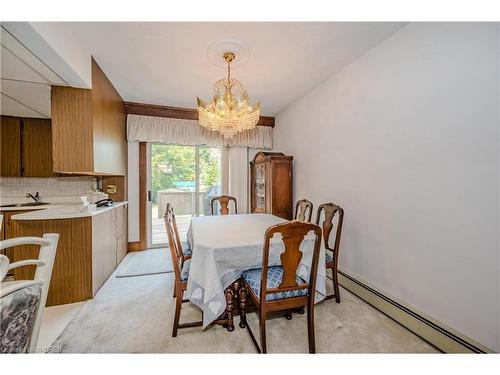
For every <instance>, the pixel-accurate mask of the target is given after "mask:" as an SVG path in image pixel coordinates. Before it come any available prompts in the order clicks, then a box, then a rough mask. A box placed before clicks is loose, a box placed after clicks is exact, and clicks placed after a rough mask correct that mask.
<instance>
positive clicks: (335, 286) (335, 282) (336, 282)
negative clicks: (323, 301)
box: [332, 267, 340, 303]
mask: <svg viewBox="0 0 500 375" xmlns="http://www.w3.org/2000/svg"><path fill="white" fill-rule="evenodd" d="M332 273H333V275H332V276H333V277H332V279H333V289H334V290H335V302H337V303H340V288H339V278H338V273H337V267H335V268H332Z"/></svg>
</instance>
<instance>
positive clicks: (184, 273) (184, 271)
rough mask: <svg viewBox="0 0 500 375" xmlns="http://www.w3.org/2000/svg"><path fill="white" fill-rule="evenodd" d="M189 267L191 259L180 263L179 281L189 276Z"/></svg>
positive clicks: (185, 279)
mask: <svg viewBox="0 0 500 375" xmlns="http://www.w3.org/2000/svg"><path fill="white" fill-rule="evenodd" d="M190 267H191V259H188V260H186V261H185V262H184V264H183V265H182V270H181V281H187V280H188V277H189V268H190Z"/></svg>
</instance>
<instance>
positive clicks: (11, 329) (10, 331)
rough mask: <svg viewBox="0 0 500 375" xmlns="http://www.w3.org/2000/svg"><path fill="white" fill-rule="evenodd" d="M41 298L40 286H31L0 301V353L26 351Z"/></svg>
mask: <svg viewBox="0 0 500 375" xmlns="http://www.w3.org/2000/svg"><path fill="white" fill-rule="evenodd" d="M41 296H42V289H41V287H40V285H32V286H29V287H26V288H23V289H19V290H17V291H15V292H13V293H10V294H8V295H6V296H4V297H2V298H1V299H0V353H24V352H26V351H27V349H28V344H29V340H30V338H31V334H32V330H33V325H34V324H35V318H36V313H37V311H38V308H39V305H40V299H41Z"/></svg>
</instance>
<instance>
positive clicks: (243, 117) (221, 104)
mask: <svg viewBox="0 0 500 375" xmlns="http://www.w3.org/2000/svg"><path fill="white" fill-rule="evenodd" d="M222 56H223V58H224V60H225V61H226V62H227V79H226V78H224V79H220V80H218V81H217V82H216V83H215V85H214V97H213V99H212V102H211V103H210V104H209V105H206V104H205V102H204V101H203V100H201V99H200V98H197V101H198V115H199V120H198V121H199V123H200V125H201V126H203V127H204V128H207V129H209V130H213V131H217V132H219V133H221V134H222V135H223V136H224V138H226V139H228V138H232V137H233V136H234V135H235V134H236V133H238V132H243V131H245V130H250V129H253V128H255V126H256V125H257V122H258V121H259V115H260V103H257V105H255V106H250V105H249V104H248V101H249V99H248V94H247V92H246V91H245V89H244V88H243V85H242V84H241V82H240V81H237V80H235V79H232V78H231V62H232V61H233V60H234V58H235V54H234V53H233V52H225V53H224V54H223V55H222Z"/></svg>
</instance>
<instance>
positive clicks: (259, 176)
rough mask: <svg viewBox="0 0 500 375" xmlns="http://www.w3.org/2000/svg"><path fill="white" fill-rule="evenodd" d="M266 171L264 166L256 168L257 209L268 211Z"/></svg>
mask: <svg viewBox="0 0 500 375" xmlns="http://www.w3.org/2000/svg"><path fill="white" fill-rule="evenodd" d="M265 175H266V169H265V166H264V165H263V164H261V165H256V166H255V208H256V209H258V210H265V209H266V181H265Z"/></svg>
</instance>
